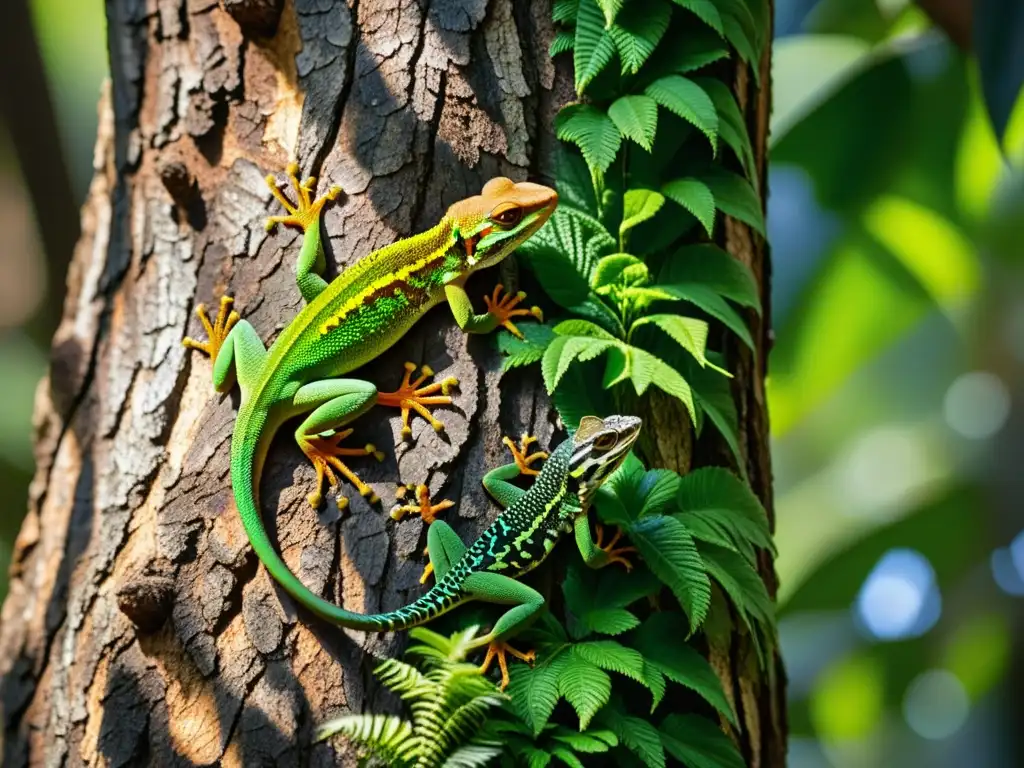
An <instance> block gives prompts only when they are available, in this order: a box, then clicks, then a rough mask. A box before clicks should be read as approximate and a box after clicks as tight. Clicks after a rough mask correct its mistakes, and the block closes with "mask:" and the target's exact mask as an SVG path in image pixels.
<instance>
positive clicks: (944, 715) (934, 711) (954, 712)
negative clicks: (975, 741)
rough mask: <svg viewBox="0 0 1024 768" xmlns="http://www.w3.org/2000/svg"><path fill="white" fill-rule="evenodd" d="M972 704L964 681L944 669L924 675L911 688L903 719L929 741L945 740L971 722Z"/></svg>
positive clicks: (907, 696) (905, 700)
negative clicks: (969, 719)
mask: <svg viewBox="0 0 1024 768" xmlns="http://www.w3.org/2000/svg"><path fill="white" fill-rule="evenodd" d="M969 713H970V701H969V700H968V698H967V691H965V690H964V686H963V684H962V683H961V682H960V679H959V678H958V677H957V676H956V675H954V674H953V673H952V672H949V671H947V670H944V669H931V670H928V671H927V672H922V673H921V674H920V675H918V676H917V677H916V678H915V679H914V681H913V682H912V683H911V684H910V685H909V686H908V687H907V692H906V694H904V697H903V717H904V718H906V721H907V725H909V726H910V727H911V729H913V731H914V732H915V733H917V734H918V735H919V736H921V737H923V738H925V739H945V738H947V737H949V736H952V735H953V734H954V733H956V732H957V731H958V730H960V728H961V727H962V726H963V724H964V723H965V722H966V721H967V715H968V714H969Z"/></svg>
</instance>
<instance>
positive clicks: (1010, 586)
mask: <svg viewBox="0 0 1024 768" xmlns="http://www.w3.org/2000/svg"><path fill="white" fill-rule="evenodd" d="M989 566H990V567H991V568H992V578H993V579H994V580H995V582H996V586H998V587H999V588H1000V589H1001V590H1003V592H1005V593H1006V594H1008V595H1013V596H1014V597H1024V578H1022V577H1021V574H1020V571H1019V570H1017V566H1016V565H1015V564H1014V562H1013V556H1012V555H1011V554H1010V550H1009V549H1008V548H1007V547H1000V548H999V549H997V550H996V551H995V552H993V553H992V557H991V558H990V560H989Z"/></svg>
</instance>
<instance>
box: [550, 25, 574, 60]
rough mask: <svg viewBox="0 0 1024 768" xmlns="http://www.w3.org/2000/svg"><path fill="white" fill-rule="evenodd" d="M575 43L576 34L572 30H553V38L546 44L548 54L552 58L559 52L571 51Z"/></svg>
mask: <svg viewBox="0 0 1024 768" xmlns="http://www.w3.org/2000/svg"><path fill="white" fill-rule="evenodd" d="M575 45H576V34H575V32H573V31H572V30H568V29H560V30H558V31H557V32H555V39H554V40H552V41H551V45H550V46H548V56H550V57H551V58H554V57H555V56H557V55H558V54H560V53H565V52H566V51H571V50H572V49H573V47H574V46H575Z"/></svg>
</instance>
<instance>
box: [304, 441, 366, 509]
mask: <svg viewBox="0 0 1024 768" xmlns="http://www.w3.org/2000/svg"><path fill="white" fill-rule="evenodd" d="M351 434H352V430H351V429H346V430H343V431H341V432H337V433H335V434H334V435H331V436H330V437H320V436H317V437H307V438H304V439H303V440H301V441H299V447H300V448H301V449H302V452H303V453H304V454H306V457H307V458H308V459H309V460H310V461H311V462H313V468H314V469H316V489H315V490H314V491H313V492H312V493H310V494H309V496H307V497H306V498H307V500H308V501H309V503H310V505H311V506H312V507H313V508H314V509H315V508H317V507H319V506H320V503H321V502H322V501H323V495H322V494H321V490H322V489H323V486H324V479H326V480H327V482H328V483H329V484H330V485H331V487H334V486H336V485H337V484H338V478H337V476H336V475H335V474H334V472H335V470H337V471H338V472H339V473H341V474H342V475H343V476H344V477H345V479H347V480H348V481H349V482H350V483H352V485H354V486H355V487H356V490H357V491H359V493H360V494H361V495H363V496H365V497H367V499H369V501H370V503H371V504H375V503H377V501H379V498H378V497H377V494H375V493H374V492H373V489H372V488H371V487H370V486H368V485H367V484H366V483H364V482H363V481H362V480H360V479H359V476H358V475H356V473H355V472H353V471H352V470H351V469H349V468H348V465H346V464H345V463H344V462H343V461H342V460H341V458H340V457H341V456H373V457H374V458H376V459H377V461H382V460H383V459H384V454H383V453H381V452H380V451H378V450H377V449H376V447H375V446H373V445H372V444H369V443H368V444H367V445H366V446H364V447H363V448H340V447H338V443H340V442H341V441H342V440H344V439H345V438H346V437H348V436H349V435H351ZM347 506H348V499H346V498H345V497H344V496H342V497H340V498H339V499H338V507H339V508H341V509H344V508H345V507H347Z"/></svg>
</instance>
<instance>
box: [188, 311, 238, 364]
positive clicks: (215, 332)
mask: <svg viewBox="0 0 1024 768" xmlns="http://www.w3.org/2000/svg"><path fill="white" fill-rule="evenodd" d="M234 301H235V300H234V299H233V298H231V297H230V296H221V297H220V309H218V310H217V317H216V318H214V319H213V321H212V322H211V321H210V316H209V315H208V314H207V312H206V305H205V304H199V305H198V306H196V315H197V316H198V317H199V322H201V323H202V324H203V329H204V330H205V331H206V338H207V341H197V340H196V339H193V338H192V337H191V336H186V337H185V338H184V339H182V340H181V343H182V344H184V345H185V346H186V347H188V348H189V349H198V350H199V351H200V352H203V353H205V354H207V355H209V356H210V359H211V360H216V359H217V353H218V352H220V348H221V347H222V346H224V340H225V339H227V337H228V334H229V333H231V329H232V328H234V327H235V324H236V323H237V322H238V320H239V315H238V313H237V312H235V311H234V310H233V309H231V305H232V304H233V303H234Z"/></svg>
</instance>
